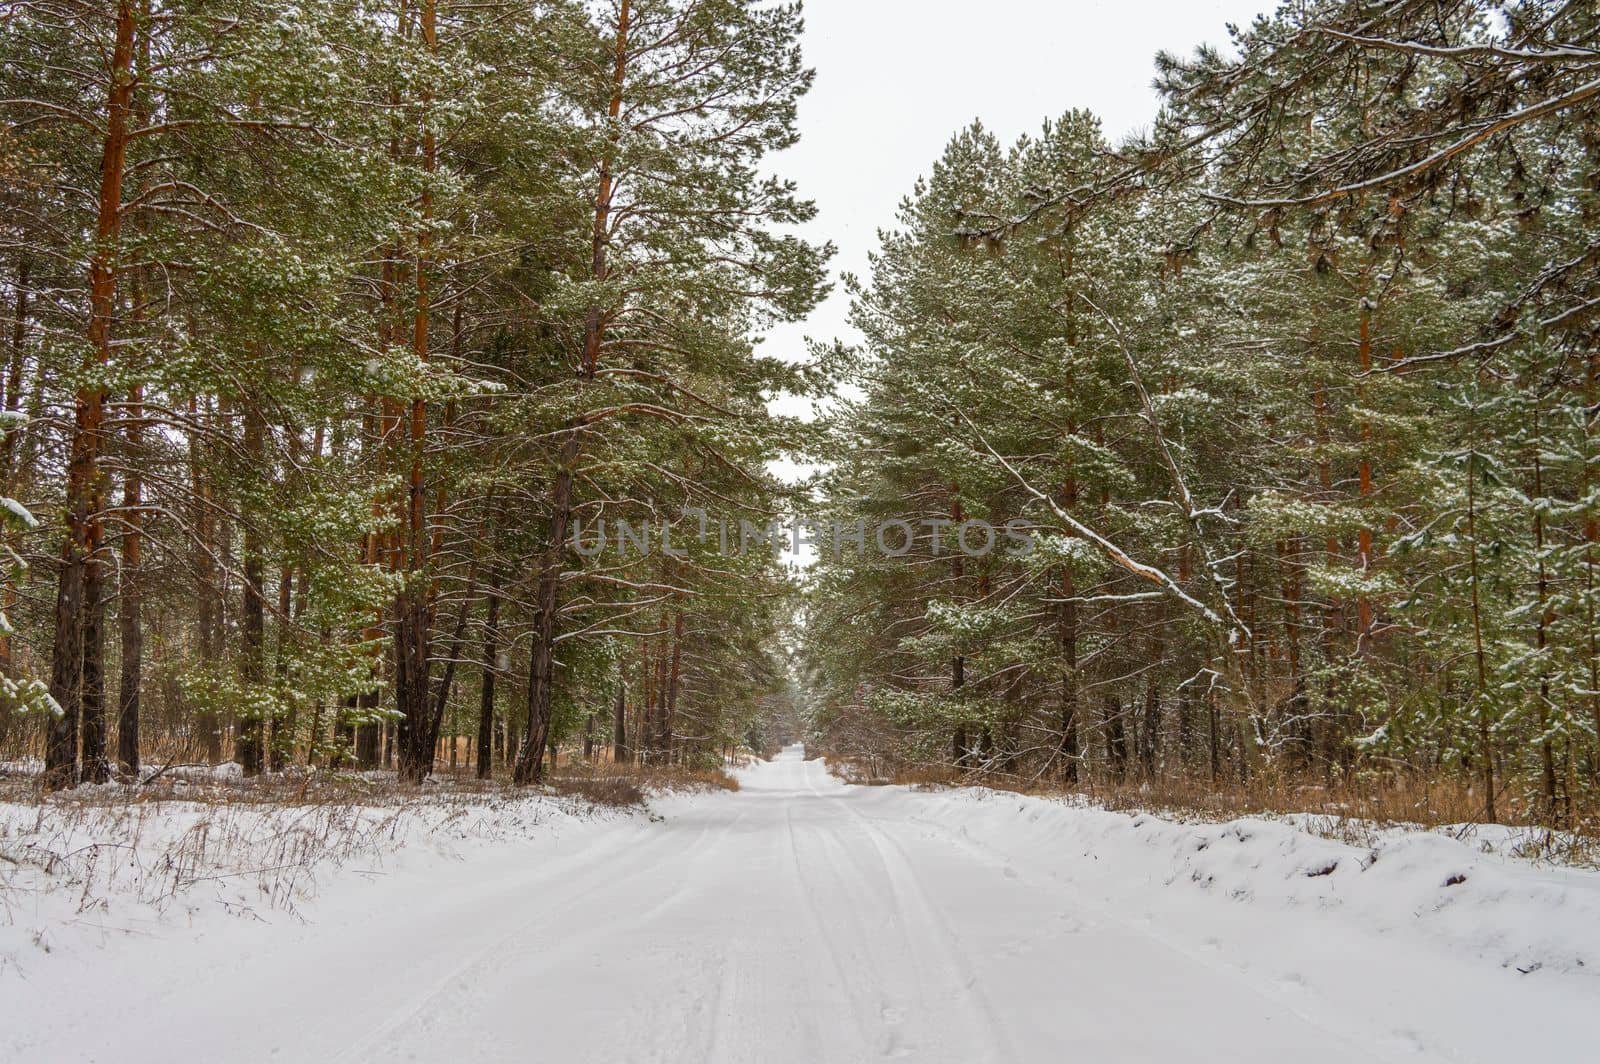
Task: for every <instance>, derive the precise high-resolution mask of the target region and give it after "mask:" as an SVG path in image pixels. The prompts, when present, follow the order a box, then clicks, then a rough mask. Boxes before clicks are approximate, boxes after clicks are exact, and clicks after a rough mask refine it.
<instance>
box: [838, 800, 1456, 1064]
mask: <svg viewBox="0 0 1600 1064" xmlns="http://www.w3.org/2000/svg"><path fill="white" fill-rule="evenodd" d="M858 815H860V814H858ZM906 820H907V822H908V823H917V824H920V825H922V826H923V827H926V828H932V829H934V831H935V832H937V833H938V834H939V835H941V836H944V837H946V838H948V839H949V840H950V841H952V842H954V843H955V844H956V845H957V846H960V847H961V848H963V849H965V850H966V851H967V852H968V853H972V854H975V855H980V856H982V857H984V858H986V859H987V860H986V863H988V864H990V865H993V866H995V867H999V868H1002V869H1008V870H1012V873H1013V874H1016V875H1017V876H1018V882H1019V883H1021V884H1032V883H1033V882H1034V880H1033V877H1032V876H1021V875H1020V874H1019V873H1015V871H1014V869H1013V868H1012V864H1013V855H1012V854H1009V853H1006V852H1005V851H1003V850H1000V849H999V848H997V847H995V846H992V845H989V844H988V843H985V842H981V841H979V840H977V839H974V838H973V837H972V836H971V835H970V834H969V833H968V832H966V831H965V830H961V831H956V830H954V829H952V828H950V827H949V826H947V825H945V824H941V823H939V822H938V821H935V820H929V819H927V818H925V817H919V816H908V817H907V818H906ZM1024 863H1028V864H1031V861H1026V860H1025V862H1024ZM1040 871H1041V872H1042V874H1043V875H1044V876H1045V877H1046V878H1048V879H1050V880H1053V881H1054V882H1055V883H1058V884H1061V885H1062V886H1064V887H1065V888H1066V889H1068V890H1070V891H1071V892H1072V895H1073V901H1074V902H1076V903H1077V904H1078V905H1079V906H1081V907H1082V908H1083V909H1086V910H1089V911H1091V912H1093V913H1094V914H1095V916H1096V917H1097V918H1098V919H1100V920H1102V921H1104V922H1105V923H1106V924H1109V925H1113V926H1116V927H1118V928H1120V929H1121V930H1123V931H1124V932H1126V933H1127V934H1128V935H1130V936H1133V937H1136V938H1139V939H1141V940H1143V941H1146V942H1150V943H1152V944H1154V945H1156V946H1159V947H1161V948H1163V949H1165V950H1167V951H1169V952H1171V953H1174V954H1176V955H1177V956H1179V957H1181V958H1183V959H1184V960H1185V961H1188V962H1190V963H1192V964H1194V965H1195V966H1196V967H1199V968H1202V969H1204V970H1206V971H1208V972H1210V973H1212V974H1214V975H1219V976H1221V977H1223V978H1224V979H1227V980H1228V981H1230V982H1232V983H1235V984H1237V985H1238V986H1239V987H1240V989H1241V990H1243V991H1245V992H1246V993H1249V994H1251V995H1253V996H1255V997H1257V998H1259V999H1260V1000H1262V1001H1263V1002H1266V1003H1267V1004H1269V1005H1271V1006H1273V1007H1274V1008H1277V1009H1279V1010H1281V1011H1283V1012H1285V1013H1287V1014H1288V1015H1290V1016H1293V1017H1294V1018H1295V1019H1297V1020H1299V1021H1301V1022H1302V1023H1304V1024H1306V1026H1308V1027H1310V1028H1312V1029H1314V1030H1316V1031H1317V1032H1319V1033H1320V1034H1323V1035H1326V1036H1327V1037H1328V1038H1329V1040H1331V1041H1333V1042H1336V1043H1338V1044H1340V1045H1342V1046H1344V1047H1346V1048H1347V1049H1348V1050H1349V1053H1350V1058H1349V1059H1351V1060H1358V1059H1363V1058H1365V1059H1372V1060H1379V1061H1385V1062H1388V1064H1416V1062H1418V1061H1423V1062H1428V1061H1432V1062H1436V1064H1461V1062H1462V1061H1475V1060H1477V1059H1478V1058H1476V1057H1472V1056H1463V1055H1461V1052H1460V1050H1458V1049H1456V1048H1455V1047H1451V1049H1450V1050H1449V1054H1450V1055H1449V1056H1442V1055H1440V1054H1439V1053H1437V1052H1435V1051H1434V1050H1432V1049H1431V1048H1428V1047H1425V1046H1422V1045H1419V1044H1415V1043H1411V1044H1407V1045H1406V1046H1405V1047H1404V1049H1403V1052H1402V1055H1401V1056H1395V1055H1393V1054H1391V1053H1389V1052H1386V1051H1384V1050H1383V1049H1381V1048H1379V1044H1380V1043H1384V1042H1390V1043H1392V1042H1393V1041H1394V1039H1393V1032H1391V1031H1389V1030H1387V1029H1380V1028H1369V1029H1368V1031H1367V1034H1368V1035H1369V1036H1370V1039H1371V1040H1370V1041H1369V1042H1365V1043H1363V1042H1358V1041H1356V1040H1355V1039H1354V1038H1352V1037H1351V1035H1350V1033H1349V1032H1348V1031H1346V1030H1342V1029H1340V1028H1339V1027H1338V1026H1336V1024H1337V1023H1338V1022H1339V1021H1336V1020H1329V1019H1324V1018H1323V1017H1322V1016H1321V1015H1317V1014H1313V1013H1311V1012H1309V1011H1307V1010H1306V1008H1305V1007H1304V1006H1303V1004H1300V1003H1297V1002H1296V1001H1295V1000H1292V999H1291V998H1290V997H1289V996H1287V995H1286V994H1284V993H1283V992H1282V991H1281V990H1279V989H1276V988H1274V987H1269V986H1265V985H1262V984H1261V983H1260V982H1259V981H1258V980H1257V979H1256V978H1255V977H1253V976H1251V975H1250V974H1249V973H1248V972H1246V971H1243V970H1241V969H1239V968H1237V967H1234V966H1232V965H1228V964H1224V963H1219V962H1217V961H1215V960H1212V959H1210V958H1209V957H1207V956H1206V955H1205V954H1203V953H1201V952H1199V951H1197V950H1194V949H1191V948H1189V947H1187V946H1185V945H1183V944H1181V943H1179V942H1177V941H1175V940H1174V939H1172V938H1170V937H1168V936H1166V935H1164V934H1162V933H1161V932H1160V931H1159V930H1158V929H1157V928H1156V927H1155V925H1154V924H1151V923H1149V922H1138V921H1135V920H1132V919H1130V918H1129V917H1127V916H1125V915H1123V914H1122V913H1120V912H1118V911H1116V910H1115V909H1112V908H1111V907H1109V906H1107V905H1105V904H1103V903H1100V902H1096V901H1093V900H1091V899H1088V898H1086V897H1084V895H1083V892H1082V888H1081V887H1079V886H1078V885H1077V884H1076V883H1074V882H1072V881H1070V880H1067V879H1064V878H1062V877H1061V876H1060V875H1058V874H1056V873H1054V872H1052V871H1050V870H1049V869H1041V870H1040ZM1045 889H1048V888H1045ZM1319 1000H1320V999H1319Z"/></svg>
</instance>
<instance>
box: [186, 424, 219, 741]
mask: <svg viewBox="0 0 1600 1064" xmlns="http://www.w3.org/2000/svg"><path fill="white" fill-rule="evenodd" d="M201 416H202V415H201V410H200V403H199V401H198V400H197V399H190V400H189V421H190V424H191V425H192V426H194V427H193V429H192V430H191V435H190V437H189V479H190V499H191V501H192V505H191V511H192V514H191V518H190V522H191V524H192V525H193V527H194V530H195V534H194V571H195V583H196V587H195V597H196V610H195V627H196V629H197V631H196V633H195V641H196V643H197V645H198V647H199V651H200V662H201V666H202V668H204V669H207V670H209V669H210V668H211V667H212V666H213V665H214V664H215V663H216V660H217V658H218V656H219V655H220V653H221V649H222V581H221V576H220V574H219V572H218V569H217V555H216V552H217V550H218V549H219V547H218V544H217V535H216V514H215V513H214V512H213V510H212V493H211V482H210V480H208V479H207V477H206V474H205V468H204V465H205V463H204V460H203V457H202V452H203V448H204V443H203V433H204V431H205V426H203V425H202V423H201ZM195 730H196V731H197V732H198V733H199V739H200V743H201V746H202V748H203V749H204V751H205V759H206V761H207V763H209V764H213V765H214V764H216V763H217V762H219V761H221V760H222V720H221V718H220V717H219V716H218V714H217V711H216V709H215V708H214V707H213V706H211V705H206V706H203V707H201V709H200V711H199V712H198V713H197V714H196V715H195Z"/></svg>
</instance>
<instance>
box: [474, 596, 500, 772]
mask: <svg viewBox="0 0 1600 1064" xmlns="http://www.w3.org/2000/svg"><path fill="white" fill-rule="evenodd" d="M487 597H488V599H489V609H488V615H487V616H486V617H485V618H484V622H483V671H482V677H483V678H482V685H481V686H480V687H479V690H478V778H479V779H480V780H486V779H488V778H489V776H490V774H491V773H492V772H493V771H494V679H495V670H496V669H498V668H499V665H498V664H497V661H496V659H497V658H498V656H499V654H500V594H499V590H498V585H497V583H496V581H495V578H494V576H493V575H492V574H491V575H490V577H489V593H488V596H487Z"/></svg>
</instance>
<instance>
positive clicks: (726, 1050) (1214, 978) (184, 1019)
mask: <svg viewBox="0 0 1600 1064" xmlns="http://www.w3.org/2000/svg"><path fill="white" fill-rule="evenodd" d="M742 784H743V789H742V790H741V791H740V792H739V793H737V794H716V795H701V796H695V797H691V798H675V799H670V800H668V801H667V802H666V803H664V805H663V806H662V811H663V815H664V819H662V820H661V821H659V822H641V820H639V819H635V820H632V821H628V820H624V821H621V822H611V823H602V824H596V825H592V826H591V825H580V826H579V827H577V828H576V829H573V830H569V831H566V832H565V833H563V834H562V835H561V837H559V838H556V837H552V838H549V839H546V840H545V841H544V843H543V844H542V845H539V846H534V847H528V846H508V847H494V848H488V847H486V848H484V849H482V850H480V851H478V852H475V853H472V854H469V855H468V856H467V857H466V858H465V859H463V860H459V861H449V862H440V863H438V864H437V865H435V866H429V867H425V868H421V869H414V870H411V871H407V872H404V873H397V874H395V875H393V876H377V877H372V878H370V879H366V880H359V881H352V882H351V883H349V884H348V887H349V889H344V890H333V891H331V892H330V893H329V896H328V897H327V898H326V899H324V902H323V903H322V904H321V905H320V907H319V909H318V910H317V914H316V916H315V919H314V920H313V921H312V922H311V923H309V924H307V925H305V926H292V927H288V928H285V927H282V926H274V927H272V928H271V929H270V930H271V932H272V933H271V934H261V933H255V932H252V931H251V930H250V929H249V928H240V929H230V928H228V927H223V928H221V929H219V930H217V931H215V932H207V933H205V934H202V935H200V936H197V937H198V938H199V939H200V940H201V941H198V942H197V941H196V937H188V938H185V937H183V936H156V937H154V938H152V940H150V941H148V942H145V943H142V944H140V945H139V946H138V947H137V950H136V951H135V952H129V951H128V950H126V948H125V947H119V949H121V950H122V952H121V956H122V957H123V960H122V961H117V960H115V958H112V959H111V962H110V963H108V964H106V965H104V966H99V967H97V966H96V965H95V964H93V963H92V959H90V961H91V962H90V963H88V964H85V965H83V971H82V972H81V975H80V978H79V980H77V981H76V983H75V985H74V986H73V988H72V993H73V997H74V998H75V999H76V1001H77V1002H78V1004H77V1005H74V1004H73V1000H72V999H71V998H65V997H62V996H58V994H57V993H56V992H54V991H52V992H51V993H49V994H48V995H46V996H47V997H48V998H49V999H50V1001H53V1002H54V1006H51V1005H50V1004H49V1001H44V1000H42V999H41V1000H39V1001H34V1000H32V999H29V998H27V997H12V1006H13V1007H19V1008H21V1009H26V1010H27V1011H26V1013H25V1014H13V1013H12V1010H11V1008H5V1007H0V1012H4V1014H5V1016H6V1020H7V1023H8V1024H14V1023H21V1024H24V1025H30V1026H31V1027H32V1033H33V1034H34V1035H36V1036H37V1038H36V1039H34V1038H28V1039H22V1040H14V1041H12V1042H11V1043H10V1044H11V1045H12V1046H13V1048H16V1049H17V1050H18V1051H22V1049H23V1047H24V1043H26V1042H28V1041H33V1042H34V1043H35V1047H36V1049H37V1050H38V1051H39V1052H41V1053H43V1055H37V1056H32V1055H31V1054H30V1055H31V1059H35V1060H61V1061H68V1060H72V1061H77V1060H87V1061H106V1062H110V1061H117V1062H119V1064H134V1062H139V1061H156V1060H160V1061H173V1060H179V1061H183V1060H203V1059H214V1060H219V1061H230V1062H231V1061H282V1062H295V1064H312V1062H319V1064H320V1062H331V1061H341V1062H362V1061H384V1062H389V1061H396V1060H400V1061H405V1060H418V1061H430V1062H435V1061H436V1062H447V1061H457V1060H461V1061H472V1062H474V1064H493V1062H499V1061H518V1062H523V1061H541V1062H543V1061H548V1062H556V1064H565V1062H577V1061H591V1060H592V1061H607V1062H619V1061H620V1062H626V1064H633V1062H644V1061H682V1062H685V1064H703V1062H728V1064H757V1062H759V1064H780V1062H790V1061H793V1062H806V1064H812V1062H823V1064H826V1062H835V1061H837V1062H849V1061H872V1060H881V1059H904V1060H909V1061H952V1062H955V1061H960V1062H975V1061H1007V1062H1010V1061H1051V1060H1061V1059H1068V1060H1084V1061H1096V1062H1100V1064H1108V1062H1119V1061H1175V1060H1194V1061H1212V1060H1218V1061H1220V1060H1229V1061H1239V1062H1250V1061H1261V1062H1273V1064H1281V1062H1282V1061H1286V1060H1292V1061H1294V1062H1296V1064H1318V1062H1323V1061H1326V1062H1349V1061H1361V1060H1386V1061H1400V1060H1405V1061H1418V1060H1465V1061H1497V1060H1512V1059H1578V1058H1580V1057H1581V1056H1583V1054H1584V1052H1586V1051H1587V1050H1585V1049H1584V1047H1586V1046H1588V1047H1591V1048H1592V1042H1590V1041H1589V1032H1588V1031H1587V1030H1586V1028H1587V1026H1588V1024H1590V1023H1592V1019H1593V1016H1594V1015H1596V1014H1597V1013H1596V1012H1595V1011H1594V1010H1595V1006H1596V1005H1597V1004H1600V996H1597V995H1596V993H1595V986H1594V985H1593V984H1594V979H1593V977H1591V976H1589V975H1586V974H1581V973H1579V974H1573V973H1563V974H1561V975H1558V976H1557V975H1544V976H1539V977H1537V978H1535V977H1529V976H1524V975H1522V974H1520V973H1518V972H1516V971H1515V970H1514V969H1507V968H1503V967H1500V966H1497V965H1494V964H1492V963H1486V962H1482V963H1480V962H1475V961H1473V960H1471V959H1464V958H1463V955H1462V954H1461V953H1460V952H1458V951H1453V950H1450V949H1445V948H1435V947H1434V946H1433V945H1432V944H1431V942H1430V941H1429V940H1427V939H1418V940H1416V941H1406V940H1403V939H1402V940H1397V939H1396V938H1395V937H1394V936H1392V935H1390V934H1388V933H1385V932H1380V931H1377V930H1368V929H1364V928H1363V927H1361V926H1360V924H1359V921H1356V920H1353V919H1352V918H1351V914H1350V913H1348V912H1343V911H1339V912H1326V911H1321V910H1305V911H1297V910H1296V909H1295V908H1294V907H1293V906H1289V907H1284V906H1266V905H1263V906H1254V905H1248V904H1240V903H1239V902H1238V900H1237V899H1233V900H1230V899H1229V898H1228V897H1226V896H1220V897H1219V896H1217V895H1216V894H1215V893H1209V892H1206V891H1202V890H1197V889H1195V888H1194V886H1193V884H1191V883H1187V882H1186V883H1183V884H1180V885H1172V884H1171V883H1169V882H1165V883H1164V882H1161V881H1159V877H1157V876H1153V875H1152V874H1151V873H1150V868H1149V867H1141V866H1140V865H1139V863H1138V862H1137V861H1130V863H1129V864H1128V865H1126V866H1124V867H1122V868H1120V869H1118V868H1111V867H1107V866H1108V865H1111V864H1113V863H1115V862H1112V861H1110V860H1105V861H1102V860H1101V856H1100V855H1099V854H1091V853H1086V852H1085V851H1084V849H1083V848H1082V847H1081V846H1074V845H1063V846H1055V847H1052V846H1042V845H1039V844H1038V836H1037V834H1035V835H1030V834H1029V833H1028V832H1027V831H1020V832H1015V833H1009V834H1008V833H1006V832H1002V831H998V830H996V831H986V830H981V829H980V827H979V826H978V825H977V824H976V823H968V822H967V821H964V820H963V819H962V818H961V817H960V816H955V815H949V814H950V810H951V809H954V808H956V807H955V806H953V805H952V804H951V800H949V799H945V800H941V799H939V798H938V796H932V795H924V794H918V793H915V792H911V791H907V790H904V789H901V788H865V787H846V786H844V785H842V784H840V783H839V782H838V781H837V780H835V779H834V778H832V777H831V776H830V775H829V774H828V773H827V771H826V770H825V768H824V767H823V765H822V763H821V762H820V761H806V760H804V759H803V755H802V753H801V751H800V750H798V749H791V750H788V751H785V752H784V753H783V754H782V755H780V756H779V758H778V759H777V760H775V761H773V762H770V763H765V764H760V765H757V766H755V767H753V768H752V769H749V770H746V772H745V773H744V774H743V776H742ZM967 805H969V806H980V805H984V806H988V807H990V808H989V809H987V810H986V811H985V812H984V816H985V817H986V818H987V819H985V820H984V821H982V823H983V824H985V825H990V824H995V823H1011V822H1018V823H1022V822H1024V821H1025V820H1026V818H1025V817H1023V815H1022V813H1021V812H1019V811H1018V807H1017V806H1015V805H1013V804H1008V803H1004V802H1002V801H1001V800H998V799H996V800H991V801H989V802H987V803H979V802H972V801H970V800H969V801H968V802H967ZM963 808H964V807H963ZM1061 812H1063V813H1064V814H1069V815H1070V814H1071V813H1072V811H1070V810H1061ZM1080 815H1082V814H1080ZM1099 815H1106V814H1099ZM997 818H999V819H997ZM1124 823H1126V822H1125V821H1124ZM1024 826H1025V825H1024ZM1040 830H1041V831H1042V830H1044V829H1043V828H1040ZM1124 830H1126V829H1124ZM1329 845H1334V844H1329ZM1108 852H1109V851H1108ZM1563 889H1565V888H1563ZM1573 915H1576V914H1573ZM235 923H237V921H235ZM208 938H210V939H212V941H211V942H210V946H211V948H206V945H205V941H204V940H206V939H208ZM128 958H136V963H132V962H130V961H129V959H128ZM24 982H26V980H25V981H24ZM54 982H55V980H47V981H46V984H45V985H44V986H35V987H33V988H32V989H33V990H34V991H36V992H37V991H42V990H46V989H49V988H50V984H52V983H54ZM58 989H59V990H60V991H61V992H62V993H66V992H67V987H66V986H65V985H63V986H60V987H59V988H58ZM76 1010H81V1011H77V1015H78V1016H80V1017H85V1018H91V1019H88V1022H84V1020H81V1019H80V1020H74V1018H73V1015H74V1011H76ZM16 1033H17V1028H13V1031H12V1034H13V1035H15V1034H16ZM0 1044H4V1043H0ZM49 1046H54V1047H55V1048H56V1049H57V1050H58V1052H50V1051H49V1049H48V1048H47V1047H49ZM4 1055H5V1053H4V1051H0V1056H4Z"/></svg>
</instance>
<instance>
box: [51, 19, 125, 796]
mask: <svg viewBox="0 0 1600 1064" xmlns="http://www.w3.org/2000/svg"><path fill="white" fill-rule="evenodd" d="M135 16H136V12H135V6H134V0H118V3H117V13H116V29H115V35H114V39H113V42H112V49H111V70H110V74H111V77H110V84H109V85H108V86H107V92H106V97H107V99H106V125H105V134H104V138H103V141H102V144H101V155H100V191H99V197H98V203H97V217H96V220H95V242H94V247H93V249H92V250H91V251H90V254H89V330H88V341H89V354H88V356H87V365H88V366H91V367H92V366H94V365H96V364H98V365H102V366H103V365H106V364H108V363H109V362H110V361H111V325H112V318H113V316H114V315H115V313H116V294H117V267H118V257H119V250H120V249H119V247H118V244H119V240H120V237H121V234H122V185H123V178H124V175H125V171H126V169H127V154H128V117H129V111H130V107H131V105H132V102H133V87H134V78H133V56H134V36H135V32H136V29H137V19H136V17H135ZM104 419H105V392H104V390H103V389H101V388H99V387H98V386H96V385H94V384H86V385H84V386H82V387H80V388H79V389H78V392H77V395H76V397H75V399H74V403H73V419H72V437H71V442H70V444H69V448H68V451H69V458H68V464H67V491H66V525H67V535H66V542H65V543H64V544H63V546H62V556H61V570H60V576H59V579H58V581H57V584H56V610H55V643H54V647H53V650H52V653H51V663H50V694H51V696H52V697H54V698H55V700H56V703H57V704H58V705H59V706H60V707H61V709H62V713H61V714H60V716H57V717H54V718H52V719H51V722H50V727H49V729H48V734H47V738H46V743H45V782H46V785H47V786H52V787H61V786H70V785H71V784H73V783H75V782H76V781H77V760H78V745H79V742H78V740H79V732H78V725H79V718H80V716H81V715H83V714H85V712H87V713H89V714H94V713H97V712H98V713H99V714H100V718H99V722H98V727H99V729H100V736H101V742H102V749H101V751H100V753H99V755H98V756H99V758H100V760H101V761H102V762H103V760H104V757H103V753H104V752H103V741H104V740H103V736H104V706H103V705H101V704H97V702H98V698H97V695H96V693H95V692H93V691H91V690H90V688H91V686H92V685H93V684H95V683H98V682H99V672H100V660H101V642H102V639H101V636H102V632H101V629H100V625H99V624H98V623H96V622H95V620H94V619H93V617H92V615H93V613H94V611H95V610H96V609H98V608H99V606H98V605H97V604H98V603H99V602H100V600H101V597H102V596H101V589H100V586H99V584H100V581H101V577H100V574H99V573H98V572H97V571H96V567H97V561H98V555H99V552H100V548H101V544H102V542H103V540H104V538H105V517H104V514H103V509H104V507H103V505H102V502H103V488H102V486H101V473H100V451H101V435H102V432H103V428H102V426H103V423H104ZM88 727H89V729H90V730H93V729H94V728H95V727H96V722H95V721H94V720H93V719H91V720H90V721H89V722H88ZM86 752H88V751H86ZM89 771H90V773H91V774H98V773H99V771H100V766H99V764H95V765H92V766H90V768H89Z"/></svg>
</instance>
